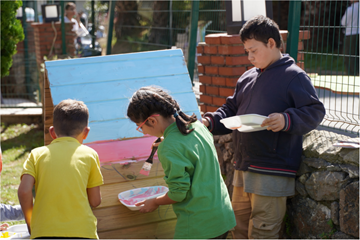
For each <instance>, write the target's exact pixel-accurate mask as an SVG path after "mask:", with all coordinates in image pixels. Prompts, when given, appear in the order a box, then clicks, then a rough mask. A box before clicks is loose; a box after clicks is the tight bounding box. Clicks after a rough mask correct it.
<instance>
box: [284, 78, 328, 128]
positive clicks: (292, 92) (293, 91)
mask: <svg viewBox="0 0 360 240" xmlns="http://www.w3.org/2000/svg"><path fill="white" fill-rule="evenodd" d="M288 96H289V99H290V100H289V101H291V105H293V106H294V107H292V108H288V109H286V110H285V111H284V112H283V115H284V117H285V128H284V129H283V131H287V132H289V133H290V134H296V135H304V134H306V133H308V132H310V131H311V130H313V129H315V128H316V127H317V126H319V124H320V123H321V121H322V120H323V118H324V116H325V108H324V105H323V103H322V102H321V101H320V100H319V98H318V96H317V93H316V90H315V88H314V86H313V85H312V83H311V81H310V78H309V77H308V76H307V75H306V74H298V75H297V76H296V77H295V78H294V79H293V81H292V82H291V84H290V85H289V89H288Z"/></svg>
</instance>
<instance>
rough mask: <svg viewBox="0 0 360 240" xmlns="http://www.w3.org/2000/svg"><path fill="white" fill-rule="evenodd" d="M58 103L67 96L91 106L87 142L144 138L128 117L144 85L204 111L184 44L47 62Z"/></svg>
mask: <svg viewBox="0 0 360 240" xmlns="http://www.w3.org/2000/svg"><path fill="white" fill-rule="evenodd" d="M45 66H46V69H47V73H48V79H49V84H50V91H51V96H52V100H53V104H54V106H55V105H56V104H58V103H59V102H60V101H62V100H64V99H69V98H70V99H77V100H81V101H83V102H84V103H85V104H86V105H87V106H88V108H89V112H90V119H89V126H90V129H91V130H90V133H89V135H88V138H87V139H86V141H84V143H89V142H94V141H105V140H116V139H125V138H134V137H142V136H143V134H141V133H139V132H138V131H136V124H135V123H133V122H131V121H130V120H129V119H128V118H127V116H126V111H127V106H128V104H129V99H130V97H131V96H132V95H133V93H134V92H135V91H136V90H138V89H139V88H140V87H144V86H150V85H154V86H160V87H162V88H163V89H165V90H167V91H168V92H169V93H170V94H171V95H172V96H173V97H174V98H175V100H176V101H177V102H178V103H179V104H180V107H181V109H182V110H183V111H184V112H185V113H187V114H192V113H195V114H196V115H197V116H198V118H199V119H200V117H201V116H200V111H199V108H198V105H197V102H196V98H195V94H194V92H193V90H192V84H191V80H190V77H189V73H188V70H187V67H186V64H185V60H184V57H183V53H182V51H181V50H180V49H172V50H161V51H152V52H140V53H129V54H119V55H108V56H100V57H90V58H77V59H67V60H58V61H46V62H45Z"/></svg>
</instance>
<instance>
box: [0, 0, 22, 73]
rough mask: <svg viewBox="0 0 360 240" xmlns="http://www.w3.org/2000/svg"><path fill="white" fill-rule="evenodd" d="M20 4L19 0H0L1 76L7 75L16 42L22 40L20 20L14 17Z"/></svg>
mask: <svg viewBox="0 0 360 240" xmlns="http://www.w3.org/2000/svg"><path fill="white" fill-rule="evenodd" d="M21 6H22V1H20V0H15V1H1V77H4V76H6V75H9V69H10V67H11V65H12V56H13V55H14V54H15V53H16V44H17V43H18V42H19V41H22V40H24V33H23V28H22V25H21V22H20V20H17V19H16V10H17V9H18V8H19V7H21Z"/></svg>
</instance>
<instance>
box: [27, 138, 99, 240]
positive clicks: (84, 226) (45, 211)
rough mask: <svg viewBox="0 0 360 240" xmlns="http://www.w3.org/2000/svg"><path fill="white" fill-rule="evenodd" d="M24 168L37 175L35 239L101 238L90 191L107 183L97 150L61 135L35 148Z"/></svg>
mask: <svg viewBox="0 0 360 240" xmlns="http://www.w3.org/2000/svg"><path fill="white" fill-rule="evenodd" d="M23 168H24V169H23V171H22V173H21V175H23V174H29V175H31V176H33V177H34V178H35V193H36V196H35V202H34V208H33V214H32V218H31V238H36V237H81V238H98V235H97V231H96V224H97V219H96V217H95V216H94V214H93V213H92V210H91V207H90V204H89V200H88V196H87V191H86V189H87V188H93V187H97V186H100V185H102V184H103V183H104V181H103V177H102V175H101V172H100V162H99V157H98V154H97V153H96V151H95V150H93V149H92V148H90V147H88V146H85V145H82V144H80V143H79V142H78V141H77V140H76V139H75V138H72V137H61V138H57V139H55V140H54V141H52V142H51V144H49V145H48V146H44V147H39V148H35V149H34V150H32V151H31V153H30V155H29V157H28V158H27V159H26V161H25V163H24V166H23Z"/></svg>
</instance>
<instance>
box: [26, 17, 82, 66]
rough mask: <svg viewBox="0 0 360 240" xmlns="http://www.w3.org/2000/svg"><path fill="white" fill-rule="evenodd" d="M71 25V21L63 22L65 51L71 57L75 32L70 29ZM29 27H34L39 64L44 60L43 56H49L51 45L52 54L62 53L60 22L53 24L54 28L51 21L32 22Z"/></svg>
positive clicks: (73, 53) (73, 50)
mask: <svg viewBox="0 0 360 240" xmlns="http://www.w3.org/2000/svg"><path fill="white" fill-rule="evenodd" d="M72 25H73V23H65V32H66V33H65V41H66V53H67V55H69V56H71V57H73V56H74V55H75V45H74V39H75V33H73V32H72V31H71V29H72ZM31 27H32V28H33V29H34V39H35V50H36V61H37V63H38V64H39V65H40V64H41V63H43V62H44V56H49V54H50V51H51V48H52V46H53V49H52V56H54V55H58V56H59V55H63V51H62V36H61V23H60V22H57V23H55V24H54V28H55V30H54V28H53V26H52V24H51V23H33V24H31ZM55 35H56V39H55V42H54V45H53V41H54V38H55ZM49 57H51V56H49Z"/></svg>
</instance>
